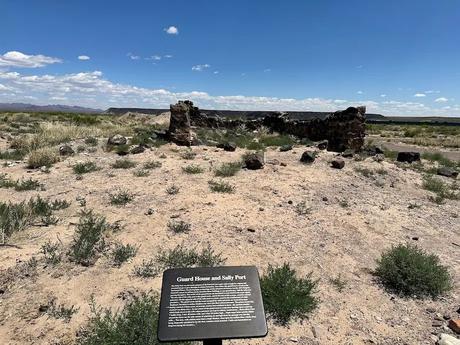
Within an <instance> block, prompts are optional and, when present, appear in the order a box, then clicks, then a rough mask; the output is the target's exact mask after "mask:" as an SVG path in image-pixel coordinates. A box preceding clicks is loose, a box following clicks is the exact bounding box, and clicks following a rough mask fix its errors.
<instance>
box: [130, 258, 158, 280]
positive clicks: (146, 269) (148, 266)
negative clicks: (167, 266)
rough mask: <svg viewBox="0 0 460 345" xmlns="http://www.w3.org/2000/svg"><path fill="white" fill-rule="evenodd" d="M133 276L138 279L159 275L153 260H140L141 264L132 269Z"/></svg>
mask: <svg viewBox="0 0 460 345" xmlns="http://www.w3.org/2000/svg"><path fill="white" fill-rule="evenodd" d="M133 273H134V275H135V276H137V277H140V278H153V277H156V276H157V275H158V273H159V268H158V266H157V264H156V261H155V260H154V259H150V260H142V263H141V264H140V265H138V266H135V267H134V271H133Z"/></svg>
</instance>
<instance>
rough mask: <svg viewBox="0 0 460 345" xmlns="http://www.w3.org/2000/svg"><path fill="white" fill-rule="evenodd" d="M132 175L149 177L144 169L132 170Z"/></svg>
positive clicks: (148, 172)
mask: <svg viewBox="0 0 460 345" xmlns="http://www.w3.org/2000/svg"><path fill="white" fill-rule="evenodd" d="M133 175H134V176H136V177H147V176H149V175H150V171H148V170H146V169H137V170H134V172H133Z"/></svg>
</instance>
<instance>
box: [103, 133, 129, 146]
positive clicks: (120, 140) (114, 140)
mask: <svg viewBox="0 0 460 345" xmlns="http://www.w3.org/2000/svg"><path fill="white" fill-rule="evenodd" d="M127 142H128V140H127V139H126V138H125V137H124V136H122V135H120V134H115V135H112V136H111V137H109V139H108V140H107V144H108V145H115V146H118V145H126V143H127Z"/></svg>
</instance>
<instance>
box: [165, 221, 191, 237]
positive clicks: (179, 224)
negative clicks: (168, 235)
mask: <svg viewBox="0 0 460 345" xmlns="http://www.w3.org/2000/svg"><path fill="white" fill-rule="evenodd" d="M191 229H192V225H191V224H190V223H187V222H184V221H183V220H179V221H170V222H169V223H168V230H170V231H172V232H174V233H175V234H181V233H184V232H189V231H190V230H191Z"/></svg>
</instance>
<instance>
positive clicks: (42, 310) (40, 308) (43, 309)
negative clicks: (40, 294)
mask: <svg viewBox="0 0 460 345" xmlns="http://www.w3.org/2000/svg"><path fill="white" fill-rule="evenodd" d="M48 309H49V305H45V304H41V305H40V306H39V307H38V311H39V312H40V313H46V312H47V311H48Z"/></svg>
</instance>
